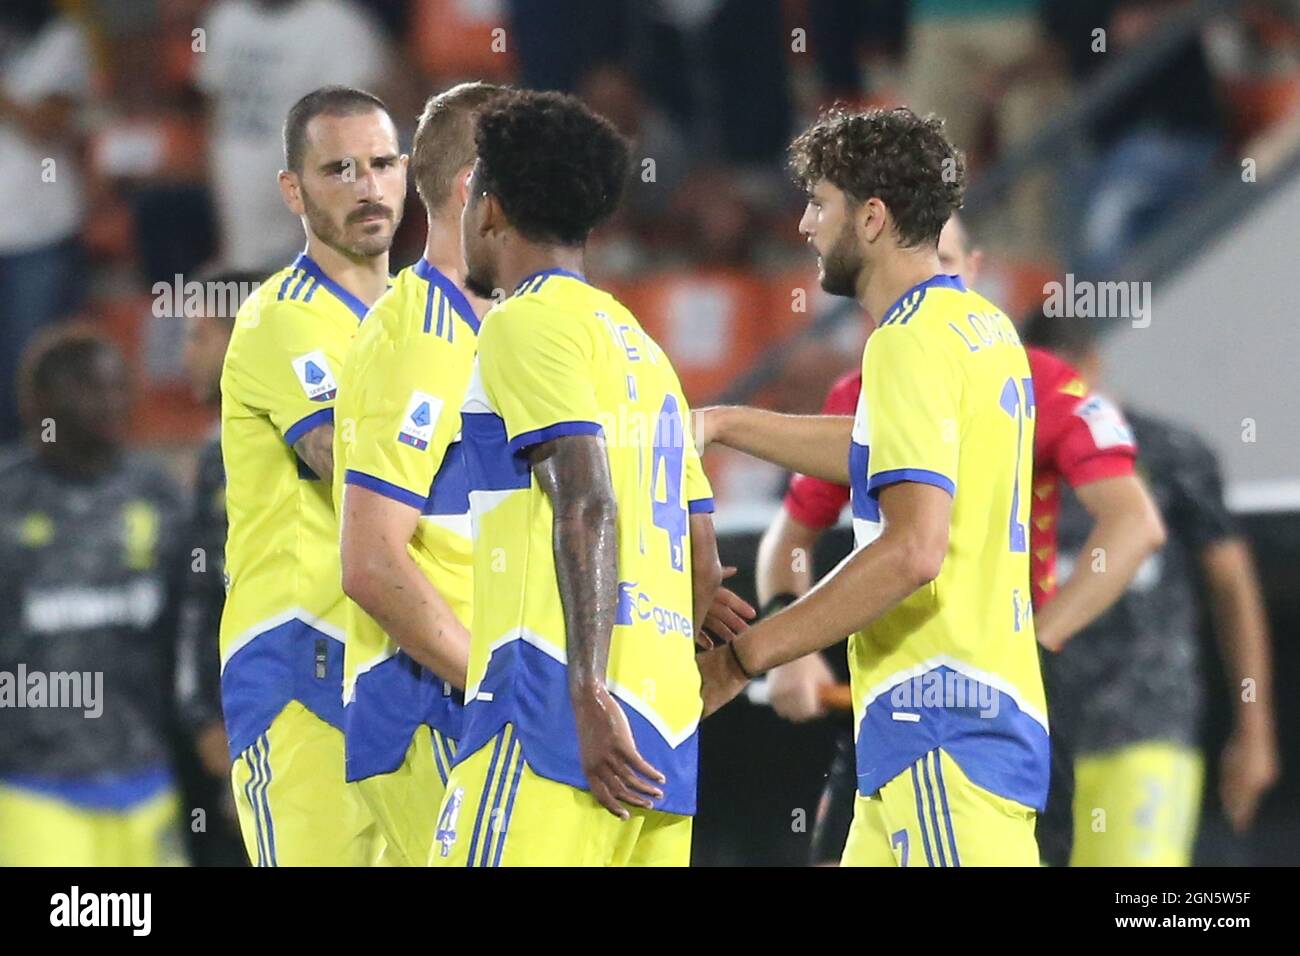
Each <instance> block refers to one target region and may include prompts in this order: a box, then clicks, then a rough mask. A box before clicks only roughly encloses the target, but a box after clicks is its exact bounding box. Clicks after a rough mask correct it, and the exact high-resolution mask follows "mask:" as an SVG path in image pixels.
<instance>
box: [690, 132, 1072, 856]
mask: <svg viewBox="0 0 1300 956" xmlns="http://www.w3.org/2000/svg"><path fill="white" fill-rule="evenodd" d="M791 153H792V167H793V170H794V172H795V175H796V178H797V179H798V180H799V181H800V183H801V185H803V187H804V188H805V190H806V192H807V195H808V206H807V208H806V210H805V212H804V216H803V219H802V221H801V222H800V224H799V228H800V232H802V233H803V234H804V235H805V236H806V237H807V239H808V241H809V242H810V243H811V244H812V245H813V247H814V248H815V249H816V250H817V253H818V255H819V264H820V274H821V283H822V287H823V288H824V289H826V291H828V292H830V293H832V294H837V295H852V296H855V297H856V298H857V299H858V301H859V302H860V303H861V304H862V306H863V307H864V308H865V309H866V311H867V313H868V314H869V315H871V316H875V317H876V323H877V327H876V329H875V331H874V332H873V333H872V335H871V336H870V338H869V339H868V340H867V346H866V349H865V351H864V353H863V359H862V370H863V374H862V391H861V394H860V396H859V399H858V405H857V412H856V415H855V416H854V417H853V418H852V419H849V418H847V417H838V416H787V415H777V414H774V413H768V412H762V411H759V410H757V409H743V408H742V409H726V408H723V409H716V410H708V411H706V412H703V413H702V418H703V421H702V423H700V425H699V426H698V427H699V430H700V437H701V440H703V438H705V437H710V438H712V439H713V440H717V441H721V442H722V443H724V444H727V445H730V446H732V447H735V448H738V449H741V450H743V451H747V452H749V453H751V454H755V455H758V456H759V457H762V458H765V459H767V460H769V461H773V462H776V463H778V464H780V465H782V466H784V467H787V468H790V469H792V470H794V471H799V472H802V473H804V474H807V475H813V476H815V477H819V478H824V479H826V480H830V481H836V482H839V483H841V484H846V485H849V487H850V489H851V501H852V507H853V526H854V537H855V543H856V550H855V551H854V553H853V554H852V555H851V556H850V557H849V558H847V559H846V560H845V561H844V562H843V563H842V564H841V565H840V566H839V567H838V568H837V569H836V570H835V571H834V572H833V573H832V574H830V575H829V576H827V577H826V578H825V579H823V580H822V581H821V582H820V583H819V584H818V585H817V586H816V587H815V588H813V590H812V591H810V592H809V593H808V594H807V595H805V596H804V597H803V598H801V599H800V600H798V601H796V602H794V603H793V604H791V605H790V606H789V607H787V608H786V609H784V610H782V611H780V612H778V613H777V614H775V615H773V616H771V617H769V618H768V619H766V620H765V621H763V622H760V623H759V624H757V625H755V626H754V627H753V628H751V629H750V630H749V631H748V632H747V633H745V634H743V635H741V636H739V637H738V638H736V639H735V640H734V641H732V642H731V643H730V644H729V645H728V646H726V647H722V648H718V649H717V650H714V651H710V652H708V653H707V654H705V655H703V656H702V657H701V659H700V668H701V672H702V680H703V694H704V711H705V713H706V714H707V713H710V712H711V711H713V710H715V709H716V708H718V707H720V706H721V705H722V704H724V703H725V702H726V701H728V700H730V699H731V698H732V697H734V696H735V695H736V694H737V693H738V692H739V691H740V690H741V689H742V688H743V686H744V684H745V683H746V681H747V680H748V679H750V678H752V677H753V676H755V675H757V674H759V673H761V672H763V671H766V670H768V669H769V668H772V667H775V666H777V665H779V664H782V663H785V662H786V661H790V660H793V659H795V658H798V657H801V656H803V655H804V654H807V653H809V652H811V651H814V650H817V649H820V648H822V647H825V646H827V645H829V644H833V643H835V642H836V641H838V640H840V639H841V638H842V637H843V636H844V635H846V634H852V635H853V636H852V637H851V639H850V642H849V667H850V674H851V682H852V685H853V703H854V721H855V748H856V752H857V773H858V797H857V800H856V803H855V807H854V817H853V824H852V827H851V829H850V832H849V837H848V843H847V845H846V846H845V849H844V856H843V859H842V863H843V864H846V865H885V866H888V865H903V866H916V865H931V866H957V865H962V864H965V865H968V866H969V865H980V864H986V865H987V864H993V865H1013V864H1020V865H1026V866H1030V865H1036V864H1037V863H1038V852H1037V847H1036V844H1035V840H1034V824H1035V814H1036V812H1037V811H1039V810H1041V809H1042V807H1043V805H1044V803H1045V801H1046V796H1047V782H1048V735H1047V721H1046V717H1045V712H1046V708H1045V705H1044V700H1043V686H1042V678H1041V675H1040V673H1039V667H1038V655H1037V646H1036V643H1035V640H1034V621H1033V616H1032V611H1031V609H1030V590H1029V537H1028V521H1029V504H1030V496H1031V486H1030V476H1031V468H1032V464H1033V462H1032V458H1033V429H1034V396H1033V386H1032V382H1031V380H1030V371H1029V364H1028V361H1027V359H1026V356H1025V351H1024V349H1023V348H1022V346H1021V344H1020V340H1019V338H1018V337H1017V335H1016V331H1015V329H1014V328H1013V327H1012V325H1011V323H1010V321H1009V320H1008V319H1007V317H1006V316H1005V315H1004V314H1003V313H1002V312H1001V311H1000V310H999V309H998V308H997V307H996V306H994V305H993V304H992V303H990V302H989V301H988V300H986V299H984V298H983V297H981V296H979V295H978V294H976V293H974V292H971V291H970V290H968V289H967V288H966V286H965V284H964V283H963V282H962V281H961V279H960V278H959V277H957V276H950V275H943V274H941V273H940V270H939V257H938V253H937V243H938V239H939V233H940V231H941V230H942V228H943V225H944V223H945V222H946V221H947V220H948V218H949V216H950V215H951V214H952V213H953V211H955V210H956V209H957V208H958V207H959V206H960V204H961V197H962V192H963V188H964V180H965V172H964V160H963V157H962V155H961V153H960V152H959V151H958V150H956V149H955V148H954V147H953V146H952V144H951V143H950V142H948V140H947V139H946V138H945V137H944V135H943V130H942V123H941V121H939V120H937V119H935V118H932V117H930V118H921V117H918V116H916V115H915V114H914V113H912V112H911V111H910V110H908V109H905V108H900V109H895V110H888V111H885V110H870V111H867V112H862V113H849V112H843V111H838V110H834V111H831V112H830V113H828V114H826V115H824V116H823V117H822V118H821V119H820V120H819V121H818V122H817V123H816V124H815V125H814V126H813V127H812V128H811V129H809V130H808V131H807V132H805V133H804V134H803V135H802V136H800V137H799V138H798V139H797V140H795V142H794V145H793V146H792V149H791Z"/></svg>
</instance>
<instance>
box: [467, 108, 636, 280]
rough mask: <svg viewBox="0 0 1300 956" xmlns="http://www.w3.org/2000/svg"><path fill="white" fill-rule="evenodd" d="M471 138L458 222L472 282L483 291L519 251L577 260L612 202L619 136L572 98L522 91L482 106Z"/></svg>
mask: <svg viewBox="0 0 1300 956" xmlns="http://www.w3.org/2000/svg"><path fill="white" fill-rule="evenodd" d="M475 143H476V149H477V150H478V157H479V158H478V163H477V165H476V166H475V169H474V176H473V180H472V181H471V183H470V187H471V193H470V201H469V204H468V206H467V207H466V209H465V219H464V224H463V225H464V241H465V254H466V261H467V265H468V267H469V276H468V279H467V282H468V284H469V287H470V289H471V290H473V291H474V292H475V293H476V294H479V295H484V296H488V295H491V294H492V292H493V290H495V289H498V288H500V283H499V282H498V275H497V273H498V272H502V271H511V263H510V261H509V260H510V259H512V258H514V257H515V256H517V255H519V254H524V255H533V254H536V253H540V254H542V255H543V256H549V255H551V254H552V253H551V251H550V250H554V251H555V254H557V255H558V256H559V257H560V258H562V259H563V260H564V261H565V264H566V265H576V266H578V267H579V268H580V267H581V257H582V250H581V247H582V245H583V244H584V243H585V242H586V241H587V236H588V235H589V234H590V233H591V230H592V229H594V228H595V227H596V226H598V225H600V223H602V222H604V221H605V220H606V219H608V218H609V216H610V215H611V214H612V213H613V212H614V209H615V208H616V207H617V206H618V201H619V197H620V195H621V193H622V189H623V182H624V181H625V179H626V178H627V166H628V143H627V140H625V139H624V138H623V137H622V136H621V135H620V134H619V133H618V131H617V130H615V129H614V127H613V125H612V124H610V123H609V122H608V121H606V120H605V119H603V118H602V117H600V116H597V115H596V114H595V113H592V112H591V111H590V110H588V109H586V108H585V107H583V106H582V105H581V104H580V103H579V102H578V101H577V100H575V99H574V98H573V97H569V96H563V95H561V94H559V93H537V92H531V91H527V92H521V93H517V94H515V95H513V96H509V97H507V98H505V99H504V100H503V101H501V102H500V103H499V104H498V105H496V106H495V107H494V108H493V109H490V110H487V111H485V112H484V113H482V114H481V115H480V116H479V119H478V125H477V133H476V135H475ZM471 226H475V227H476V228H471ZM530 271H534V270H533V269H531V268H529V267H527V266H525V267H524V271H522V272H520V274H521V275H526V274H527V273H528V272H530ZM498 297H499V296H498Z"/></svg>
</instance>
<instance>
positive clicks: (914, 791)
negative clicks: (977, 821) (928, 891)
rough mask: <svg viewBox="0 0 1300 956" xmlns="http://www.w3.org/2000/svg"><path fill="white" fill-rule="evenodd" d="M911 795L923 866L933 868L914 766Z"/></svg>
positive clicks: (919, 784) (919, 788)
mask: <svg viewBox="0 0 1300 956" xmlns="http://www.w3.org/2000/svg"><path fill="white" fill-rule="evenodd" d="M912 795H913V796H914V797H915V798H916V823H917V826H919V827H920V828H921V845H922V846H923V847H925V865H926V866H934V854H933V853H931V852H930V833H929V831H928V830H926V828H925V807H923V806H922V805H921V782H920V780H918V779H917V776H916V764H912Z"/></svg>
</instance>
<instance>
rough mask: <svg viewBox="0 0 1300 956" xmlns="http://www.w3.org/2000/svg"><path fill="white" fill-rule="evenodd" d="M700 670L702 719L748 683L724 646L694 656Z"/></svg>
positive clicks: (729, 650) (728, 649)
mask: <svg viewBox="0 0 1300 956" xmlns="http://www.w3.org/2000/svg"><path fill="white" fill-rule="evenodd" d="M695 663H696V665H697V666H698V667H699V668H700V699H701V700H702V701H703V702H704V713H703V714H702V715H701V716H703V717H708V716H709V715H710V714H712V713H713V712H714V711H716V710H717V709H718V708H720V707H721V706H722V705H723V704H726V703H728V702H729V701H730V700H731V699H732V698H733V697H735V696H736V695H737V694H739V693H740V692H741V691H742V690H744V689H745V685H746V684H748V683H749V678H747V677H746V676H745V675H744V674H743V673H741V670H740V668H739V667H738V666H736V659H735V658H734V657H733V656H732V654H731V649H730V648H729V647H727V646H726V645H725V644H724V645H722V646H721V647H715V648H714V649H713V650H711V651H705V652H704V653H703V654H696V655H695Z"/></svg>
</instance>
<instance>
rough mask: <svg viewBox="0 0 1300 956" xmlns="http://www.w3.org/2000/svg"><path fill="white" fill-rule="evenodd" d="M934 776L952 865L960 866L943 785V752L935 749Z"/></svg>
mask: <svg viewBox="0 0 1300 956" xmlns="http://www.w3.org/2000/svg"><path fill="white" fill-rule="evenodd" d="M934 777H935V781H936V782H937V783H938V785H939V800H940V802H941V803H942V804H943V822H944V825H945V827H946V829H947V831H948V848H949V849H951V850H952V865H953V866H961V858H960V857H958V856H957V834H956V833H954V832H953V829H952V813H950V812H949V810H948V790H947V788H946V787H945V786H944V785H943V754H942V753H941V752H940V751H938V750H936V751H935V752H934Z"/></svg>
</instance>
